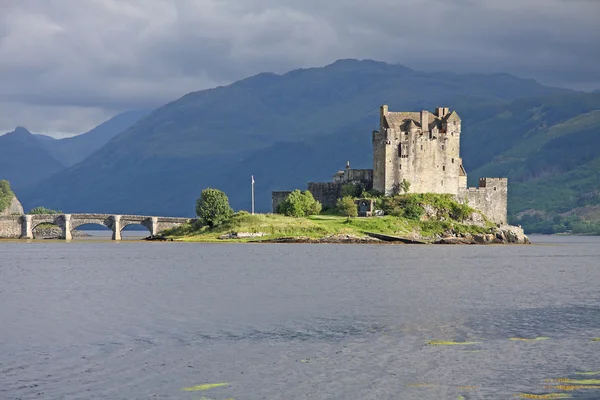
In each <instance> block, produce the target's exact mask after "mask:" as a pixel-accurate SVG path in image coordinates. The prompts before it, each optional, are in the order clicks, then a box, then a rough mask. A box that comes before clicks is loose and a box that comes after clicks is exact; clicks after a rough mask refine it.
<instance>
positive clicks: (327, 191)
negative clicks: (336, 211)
mask: <svg viewBox="0 0 600 400" xmlns="http://www.w3.org/2000/svg"><path fill="white" fill-rule="evenodd" d="M342 186H343V185H342V184H341V183H334V182H309V183H308V191H309V192H310V193H311V194H312V195H313V197H314V198H315V200H317V201H319V202H320V203H321V205H322V206H323V208H325V207H330V208H331V207H335V203H336V202H337V199H339V198H340V197H342Z"/></svg>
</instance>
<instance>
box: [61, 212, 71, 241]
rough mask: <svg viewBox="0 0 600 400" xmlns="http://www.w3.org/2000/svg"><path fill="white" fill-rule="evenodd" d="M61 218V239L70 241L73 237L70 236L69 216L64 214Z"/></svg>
mask: <svg viewBox="0 0 600 400" xmlns="http://www.w3.org/2000/svg"><path fill="white" fill-rule="evenodd" d="M63 218H64V221H63V226H62V228H63V234H62V237H61V239H65V240H72V239H73V235H72V234H71V214H65V215H63Z"/></svg>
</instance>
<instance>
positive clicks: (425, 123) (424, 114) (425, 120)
mask: <svg viewBox="0 0 600 400" xmlns="http://www.w3.org/2000/svg"><path fill="white" fill-rule="evenodd" d="M421 129H422V131H423V133H425V132H429V111H426V110H423V111H421Z"/></svg>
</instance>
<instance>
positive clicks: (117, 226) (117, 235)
mask: <svg viewBox="0 0 600 400" xmlns="http://www.w3.org/2000/svg"><path fill="white" fill-rule="evenodd" d="M112 218H113V223H112V229H113V234H112V240H121V216H120V215H113V216H112Z"/></svg>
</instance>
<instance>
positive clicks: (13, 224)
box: [0, 215, 21, 239]
mask: <svg viewBox="0 0 600 400" xmlns="http://www.w3.org/2000/svg"><path fill="white" fill-rule="evenodd" d="M20 237H21V216H20V215H8V216H0V238H9V239H11V238H12V239H18V238H20Z"/></svg>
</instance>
